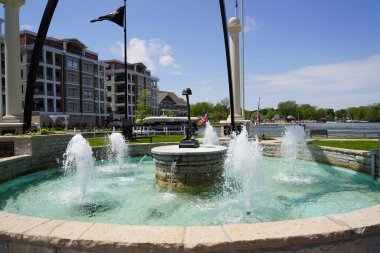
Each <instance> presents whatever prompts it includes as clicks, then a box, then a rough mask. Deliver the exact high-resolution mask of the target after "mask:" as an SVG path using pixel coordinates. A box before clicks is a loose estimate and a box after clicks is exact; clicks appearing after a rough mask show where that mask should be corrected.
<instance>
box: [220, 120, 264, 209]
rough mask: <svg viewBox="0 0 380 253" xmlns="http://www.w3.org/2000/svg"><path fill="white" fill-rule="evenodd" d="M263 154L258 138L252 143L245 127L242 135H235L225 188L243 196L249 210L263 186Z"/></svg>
mask: <svg viewBox="0 0 380 253" xmlns="http://www.w3.org/2000/svg"><path fill="white" fill-rule="evenodd" d="M262 152H263V150H262V147H261V145H260V143H259V139H258V137H257V136H256V139H255V140H254V141H250V140H249V139H248V132H247V129H246V128H245V127H243V129H242V131H241V133H240V135H238V136H237V135H236V133H233V135H232V140H231V141H230V143H229V145H228V151H227V155H226V159H225V179H226V180H225V187H226V189H227V190H233V189H236V190H238V192H239V193H241V194H243V195H244V197H243V199H244V203H245V205H246V207H247V208H251V207H252V204H253V203H252V200H253V197H254V194H255V192H257V191H258V190H259V189H260V187H261V186H262V185H263V180H264V177H263V154H262Z"/></svg>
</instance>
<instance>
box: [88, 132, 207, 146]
mask: <svg viewBox="0 0 380 253" xmlns="http://www.w3.org/2000/svg"><path fill="white" fill-rule="evenodd" d="M152 137H153V139H152V142H153V143H159V142H180V141H181V140H182V138H183V135H154V136H152ZM199 137H201V136H197V138H199ZM87 140H88V142H89V143H90V146H91V147H99V146H106V145H107V137H95V138H87ZM149 142H150V140H149V139H143V140H135V141H131V142H129V143H149Z"/></svg>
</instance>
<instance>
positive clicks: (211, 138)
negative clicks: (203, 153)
mask: <svg viewBox="0 0 380 253" xmlns="http://www.w3.org/2000/svg"><path fill="white" fill-rule="evenodd" d="M203 144H204V145H219V137H218V134H217V133H216V132H215V131H214V128H213V127H212V126H211V123H210V122H209V121H207V122H206V128H205V133H204V136H203Z"/></svg>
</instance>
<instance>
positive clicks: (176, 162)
mask: <svg viewBox="0 0 380 253" xmlns="http://www.w3.org/2000/svg"><path fill="white" fill-rule="evenodd" d="M226 152H227V148H226V147H223V146H214V145H200V147H198V148H179V146H178V145H171V146H161V147H155V148H153V149H152V150H151V153H152V156H153V158H154V161H155V163H156V180H157V182H158V184H159V185H163V186H175V187H182V186H197V185H205V184H212V183H214V182H217V181H220V180H221V179H222V175H223V164H224V155H225V154H226Z"/></svg>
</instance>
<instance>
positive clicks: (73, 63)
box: [66, 57, 78, 69]
mask: <svg viewBox="0 0 380 253" xmlns="http://www.w3.org/2000/svg"><path fill="white" fill-rule="evenodd" d="M66 67H67V68H71V69H78V59H74V58H71V57H68V58H67V60H66Z"/></svg>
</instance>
